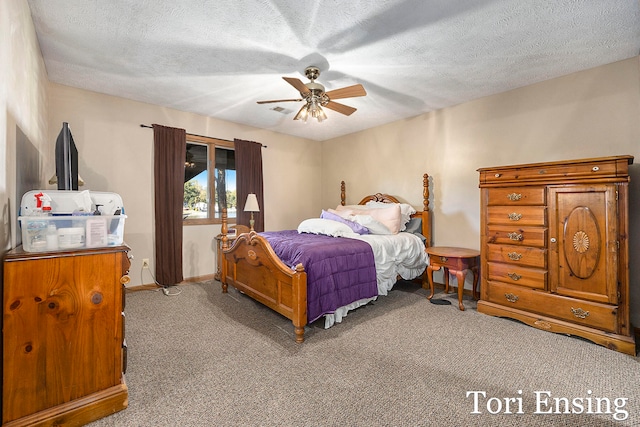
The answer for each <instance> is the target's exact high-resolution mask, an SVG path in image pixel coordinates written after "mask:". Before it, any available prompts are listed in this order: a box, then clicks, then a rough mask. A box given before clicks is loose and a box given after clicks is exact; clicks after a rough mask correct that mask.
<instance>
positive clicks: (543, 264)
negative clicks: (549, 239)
mask: <svg viewBox="0 0 640 427" xmlns="http://www.w3.org/2000/svg"><path fill="white" fill-rule="evenodd" d="M487 246H488V250H487V259H488V260H489V261H496V262H503V263H507V264H516V265H521V266H527V267H537V268H547V250H546V249H541V248H532V247H528V246H514V245H487Z"/></svg>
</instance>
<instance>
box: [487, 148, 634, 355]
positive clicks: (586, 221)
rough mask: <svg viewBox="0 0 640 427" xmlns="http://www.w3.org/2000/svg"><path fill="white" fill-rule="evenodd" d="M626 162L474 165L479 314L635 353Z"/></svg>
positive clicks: (630, 160)
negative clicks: (478, 205) (478, 214)
mask: <svg viewBox="0 0 640 427" xmlns="http://www.w3.org/2000/svg"><path fill="white" fill-rule="evenodd" d="M631 163H633V157H631V156H616V157H604V158H594V159H582V160H574V161H566V162H550V163H535V164H525V165H514V166H505V167H496V168H482V169H479V170H478V171H479V173H480V189H481V222H482V226H481V270H482V281H481V287H480V288H481V301H479V302H478V311H479V312H481V313H486V314H490V315H494V316H503V317H510V318H514V319H517V320H520V321H522V322H524V323H526V324H528V325H531V326H534V327H536V328H539V329H544V330H548V331H551V332H560V333H566V334H571V335H577V336H581V337H583V338H586V339H589V340H591V341H593V342H595V343H598V344H601V345H604V346H606V347H608V348H611V349H614V350H617V351H620V352H623V353H627V354H632V355H635V351H636V347H635V340H634V336H633V331H632V328H631V324H630V316H629V270H628V261H629V259H628V241H627V238H628V237H627V236H628V228H629V226H628V222H629V221H628V183H629V173H628V166H629V165H630V164H631Z"/></svg>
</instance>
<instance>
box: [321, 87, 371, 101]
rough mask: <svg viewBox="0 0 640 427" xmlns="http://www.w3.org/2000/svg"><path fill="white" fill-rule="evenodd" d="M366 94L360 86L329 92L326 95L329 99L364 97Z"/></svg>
mask: <svg viewBox="0 0 640 427" xmlns="http://www.w3.org/2000/svg"><path fill="white" fill-rule="evenodd" d="M366 94H367V92H366V91H365V90H364V87H363V86H362V85H361V84H357V85H353V86H347V87H343V88H342V89H335V90H330V91H329V92H327V93H326V95H327V96H328V97H329V99H340V98H354V97H356V96H365V95H366Z"/></svg>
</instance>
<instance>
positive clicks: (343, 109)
mask: <svg viewBox="0 0 640 427" xmlns="http://www.w3.org/2000/svg"><path fill="white" fill-rule="evenodd" d="M324 107H327V108H329V109H331V110H333V111H337V112H338V113H340V114H344V115H345V116H350V115H352V114H353V113H355V112H356V109H355V108H353V107H349V106H348V105H344V104H339V103H337V102H333V101H329V102H327V104H326V105H324Z"/></svg>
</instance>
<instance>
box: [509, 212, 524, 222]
mask: <svg viewBox="0 0 640 427" xmlns="http://www.w3.org/2000/svg"><path fill="white" fill-rule="evenodd" d="M509 219H510V220H511V221H520V220H521V219H522V214H519V213H515V212H513V213H510V214H509Z"/></svg>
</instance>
